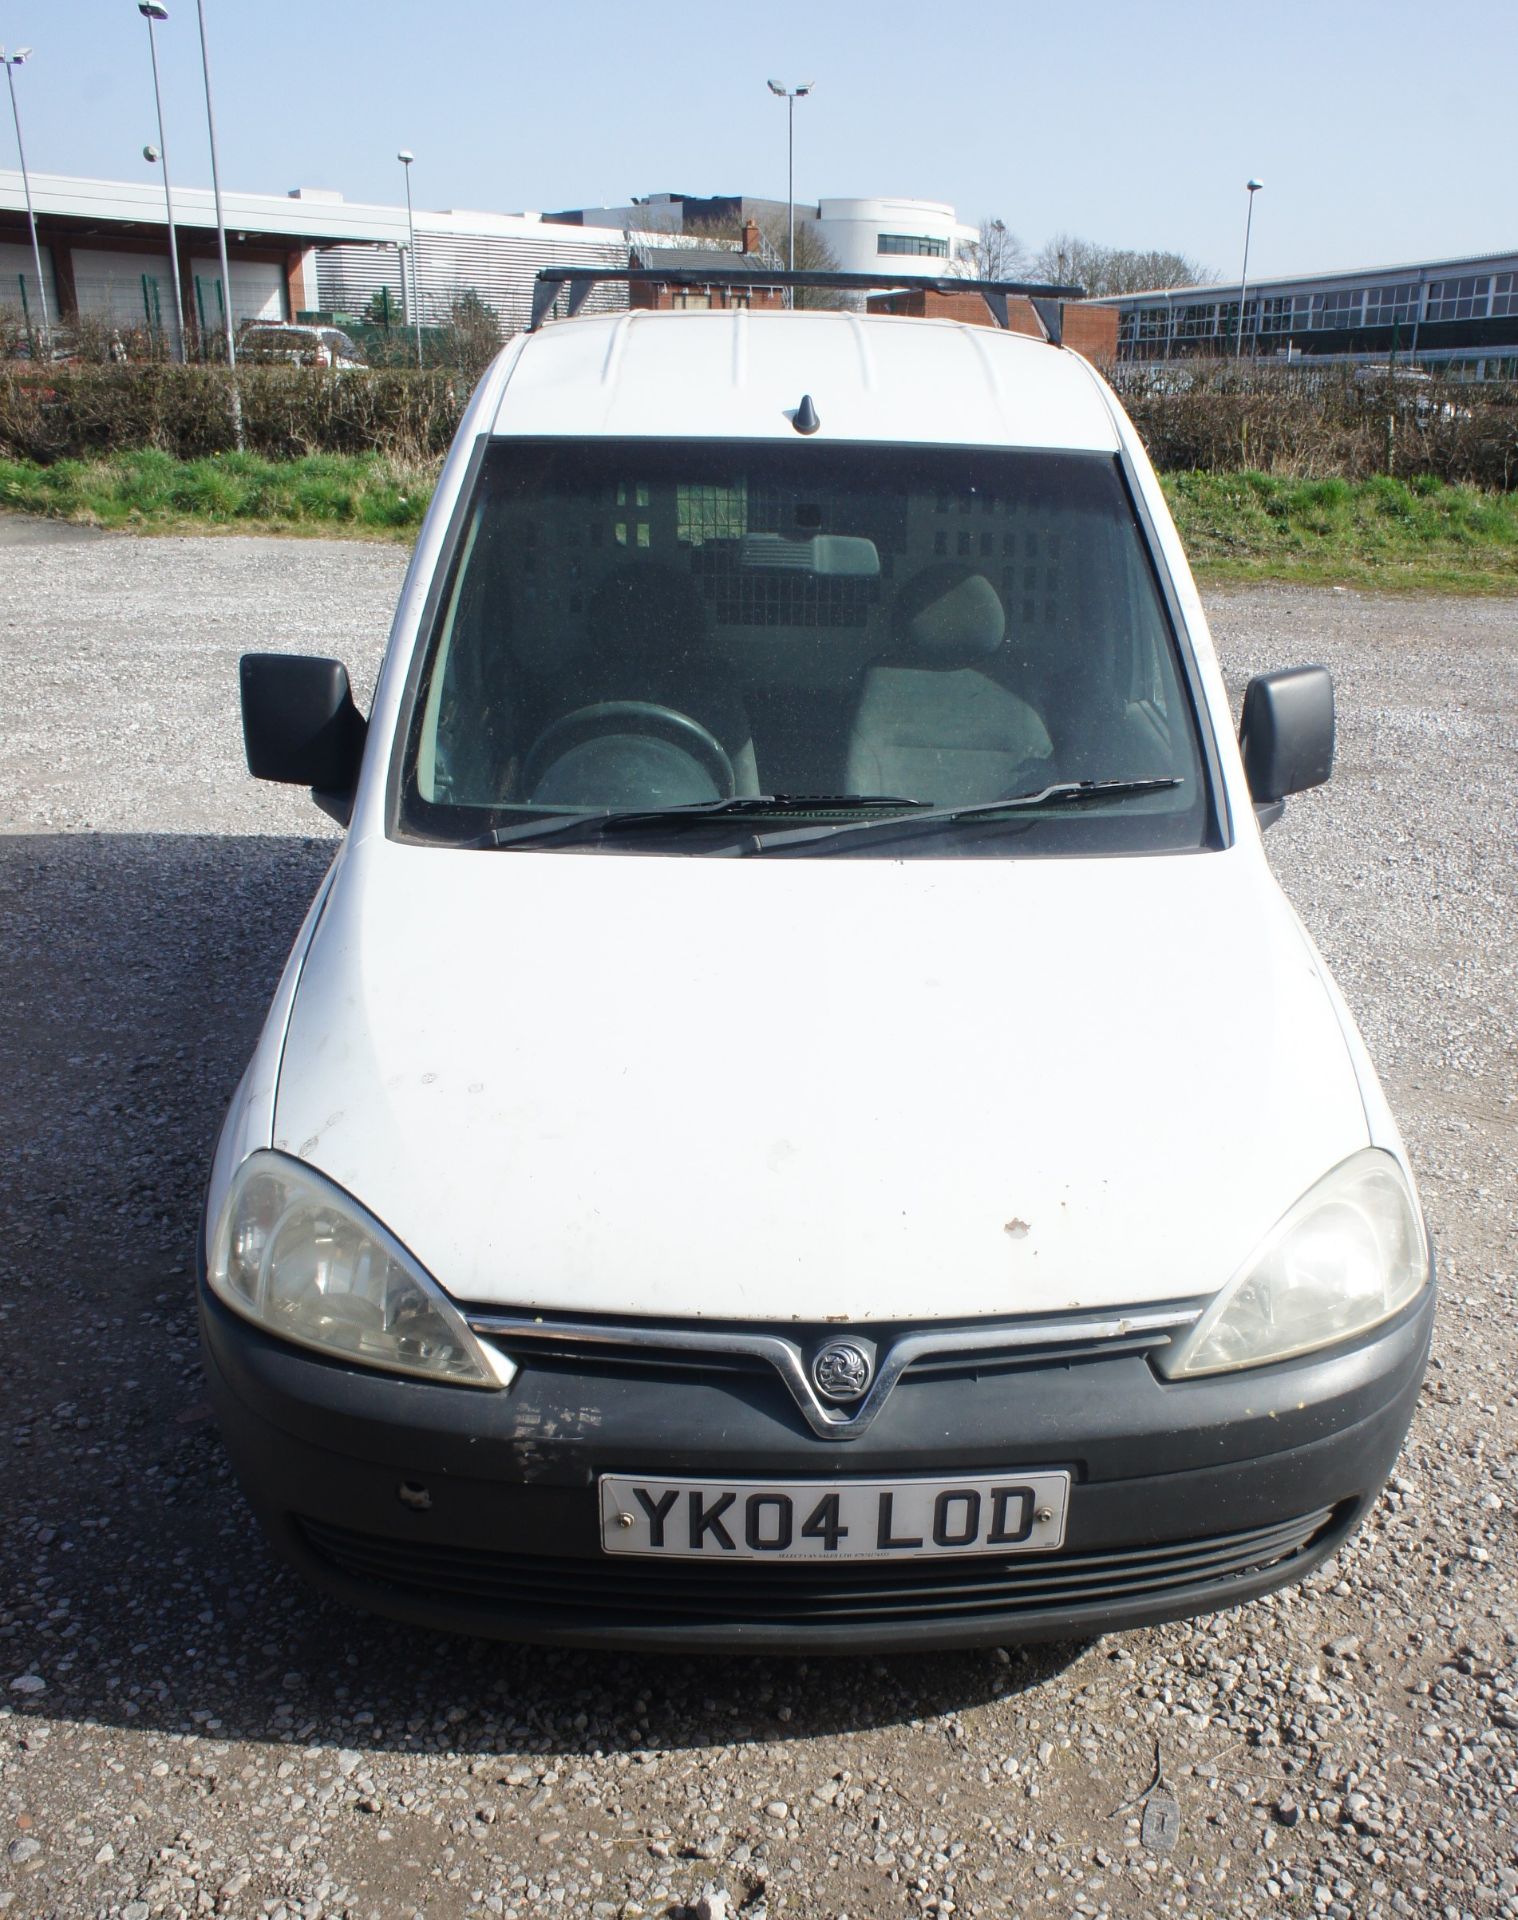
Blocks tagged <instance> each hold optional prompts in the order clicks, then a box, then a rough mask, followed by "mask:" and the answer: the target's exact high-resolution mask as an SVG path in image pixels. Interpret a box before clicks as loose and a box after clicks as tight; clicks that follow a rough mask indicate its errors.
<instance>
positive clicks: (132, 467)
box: [0, 449, 438, 540]
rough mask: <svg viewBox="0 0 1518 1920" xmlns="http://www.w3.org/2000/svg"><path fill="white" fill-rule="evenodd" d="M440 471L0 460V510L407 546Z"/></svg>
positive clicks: (179, 529)
mask: <svg viewBox="0 0 1518 1920" xmlns="http://www.w3.org/2000/svg"><path fill="white" fill-rule="evenodd" d="M437 471H438V470H437V465H436V463H419V464H416V465H411V464H408V463H407V462H405V461H401V460H396V459H394V458H392V457H390V456H389V455H386V454H377V453H371V454H339V453H313V454H307V455H306V456H305V457H304V458H302V459H299V460H267V459H265V458H264V457H263V456H262V455H261V454H254V453H222V454H215V455H212V456H211V457H210V458H208V459H204V460H176V459H174V458H173V456H172V455H171V454H167V453H155V452H153V451H152V450H150V449H144V450H141V451H138V452H133V453H120V454H116V455H113V456H112V457H110V458H109V459H104V460H60V461H58V462H57V463H56V464H55V465H53V466H49V467H41V466H36V465H34V464H33V463H32V462H31V461H27V460H0V506H8V507H14V508H18V509H20V510H21V511H23V512H27V513H44V514H50V515H52V516H54V517H55V518H58V519H63V520H75V521H82V522H84V523H86V524H89V525H92V526H98V527H117V528H121V529H124V530H126V531H129V532H137V533H204V532H208V531H215V530H218V529H220V530H225V531H235V532H239V533H296V534H299V533H308V534H327V535H331V534H343V533H351V534H360V535H363V536H365V537H367V538H369V539H373V538H375V537H386V536H388V537H390V538H399V539H408V540H409V539H411V538H412V537H413V536H414V535H415V533H416V530H417V528H418V527H419V526H420V525H421V524H422V515H423V514H424V513H425V512H426V511H427V502H428V501H429V500H430V499H431V498H432V488H433V484H434V482H435V481H436V479H437Z"/></svg>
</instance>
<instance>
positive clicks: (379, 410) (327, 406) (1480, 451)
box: [0, 361, 1518, 491]
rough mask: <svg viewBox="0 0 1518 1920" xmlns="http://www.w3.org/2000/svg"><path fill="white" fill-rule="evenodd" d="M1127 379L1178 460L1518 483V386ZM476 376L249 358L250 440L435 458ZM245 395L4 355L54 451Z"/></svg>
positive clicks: (161, 439) (166, 439)
mask: <svg viewBox="0 0 1518 1920" xmlns="http://www.w3.org/2000/svg"><path fill="white" fill-rule="evenodd" d="M1113 377H1114V381H1115V384H1116V386H1117V389H1118V392H1119V393H1120V395H1121V396H1122V399H1123V401H1124V404H1125V405H1126V406H1127V408H1128V411H1129V413H1130V414H1131V416H1132V418H1133V420H1134V423H1135V425H1136V426H1137V428H1138V431H1139V433H1140V435H1141V436H1142V438H1143V440H1144V443H1145V445H1146V446H1147V447H1148V449H1149V453H1150V456H1151V457H1152V459H1153V460H1154V463H1155V465H1156V466H1157V467H1159V468H1160V469H1161V470H1162V471H1167V472H1179V471H1187V472H1203V473H1234V472H1240V471H1255V472H1263V473H1271V474H1280V475H1285V476H1294V477H1298V478H1306V479H1326V478H1330V477H1339V478H1343V479H1349V480H1361V479H1368V478H1369V477H1371V476H1372V475H1374V474H1390V475H1392V476H1394V477H1396V478H1399V479H1414V478H1416V477H1417V476H1419V475H1423V474H1427V475H1432V476H1434V477H1436V478H1438V479H1440V480H1445V481H1448V482H1451V483H1457V482H1466V483H1469V484H1472V485H1475V486H1479V487H1485V488H1488V489H1497V490H1503V491H1508V490H1511V489H1513V488H1515V487H1518V386H1511V385H1508V386H1498V385H1483V386H1475V385H1461V384H1455V383H1452V382H1440V381H1433V380H1422V379H1419V378H1416V377H1409V376H1408V375H1406V374H1405V373H1399V374H1397V375H1393V376H1388V375H1386V374H1385V372H1384V371H1382V370H1379V369H1361V370H1359V371H1356V370H1355V369H1352V368H1330V369H1320V368H1313V367H1302V366H1297V367H1292V368H1273V367H1260V366H1254V365H1251V364H1250V363H1249V362H1247V361H1246V362H1243V363H1241V364H1237V365H1235V364H1233V363H1230V362H1226V361H1225V362H1211V363H1198V362H1189V363H1187V362H1177V363H1175V364H1174V365H1173V366H1166V367H1157V368H1156V367H1149V368H1128V367H1119V368H1118V369H1116V371H1115V373H1114V376H1113ZM472 384H473V382H472V380H471V379H470V377H469V376H468V375H467V374H462V373H448V372H435V371H431V370H428V371H425V372H424V371H420V370H418V369H415V368H412V369H404V368H395V367H385V368H375V369H372V370H371V371H369V372H366V373H339V372H335V371H332V370H329V369H323V368H301V367H248V368H240V369H239V370H238V372H237V375H236V392H237V396H238V398H239V400H240V403H241V408H242V427H243V442H244V446H245V447H246V449H247V451H248V452H250V453H258V454H264V455H266V456H268V457H270V458H273V459H287V458H290V457H292V456H296V455H302V454H310V453H371V452H383V453H389V454H393V455H395V456H397V457H398V458H400V459H402V460H410V461H416V460H426V459H431V458H435V457H436V456H437V455H439V454H442V453H444V452H446V451H447V448H448V445H449V442H450V441H451V440H452V438H453V435H454V432H455V430H456V428H457V426H458V423H459V418H460V416H461V414H462V412H463V409H464V406H465V404H466V402H467V401H468V398H469V393H470V390H471V387H472ZM232 397H233V396H232V387H231V383H230V376H229V375H228V374H227V371H226V369H225V368H217V367H204V366H189V367H180V366H169V365H162V364H159V365H147V366H143V365H117V366H106V367H100V366H70V367H56V368H42V367H35V366H32V365H30V364H28V363H25V362H15V363H11V364H10V365H3V364H0V453H6V454H9V455H11V456H12V457H14V458H19V459H26V460H34V461H39V462H42V463H44V464H46V463H49V462H51V461H55V460H61V459H67V458H80V457H84V458H87V457H89V456H91V455H99V454H103V453H118V452H125V451H128V450H131V449H136V448H143V447H151V448H157V449H158V450H159V451H161V452H164V453H168V454H172V455H174V456H176V457H178V458H180V459H195V458H198V457H201V456H203V455H206V454H212V453H224V452H227V451H229V450H231V449H232V448H233V447H235V445H236V430H235V426H234V421H233V410H232Z"/></svg>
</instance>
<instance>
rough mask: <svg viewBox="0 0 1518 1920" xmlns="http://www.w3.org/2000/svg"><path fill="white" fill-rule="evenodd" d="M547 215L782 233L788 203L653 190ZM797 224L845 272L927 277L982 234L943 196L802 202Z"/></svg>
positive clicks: (592, 222) (593, 222) (613, 223)
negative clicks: (754, 225) (617, 202)
mask: <svg viewBox="0 0 1518 1920" xmlns="http://www.w3.org/2000/svg"><path fill="white" fill-rule="evenodd" d="M550 217H551V218H552V219H554V220H555V221H559V222H572V223H573V224H575V225H577V226H585V227H601V228H617V229H621V230H623V231H626V230H627V229H628V228H630V227H641V228H644V229H646V230H656V231H662V232H665V233H688V232H692V231H695V232H698V233H699V232H709V231H710V230H711V229H712V228H713V227H729V228H732V229H734V230H736V229H737V228H739V227H740V226H741V225H742V223H743V222H744V221H745V220H756V221H758V223H759V225H760V226H761V227H763V228H765V229H766V230H767V231H768V232H769V233H771V234H776V235H778V234H781V233H783V232H784V231H785V224H786V203H785V201H784V200H757V199H754V198H752V197H751V196H750V195H747V194H715V195H710V196H706V197H702V196H698V195H695V194H688V193H653V194H650V195H649V196H648V197H647V198H646V199H643V200H634V201H632V202H630V203H629V204H628V205H627V206H623V207H572V208H570V209H568V210H567V211H566V212H563V213H556V214H553V215H552V216H550ZM796 223H797V227H798V229H799V228H801V227H802V226H809V227H812V228H814V229H815V230H816V232H817V234H818V236H819V237H820V238H821V239H822V240H824V241H825V242H826V243H827V246H828V248H829V249H830V251H831V252H832V253H833V255H834V257H835V258H836V259H837V262H838V269H839V271H840V272H843V273H876V272H879V273H890V274H902V273H920V274H921V275H922V276H923V278H924V279H927V280H933V279H938V278H941V277H942V276H943V275H944V274H947V273H953V272H956V271H963V267H962V264H960V263H962V262H963V261H965V260H966V259H967V258H968V257H969V256H970V254H971V252H972V250H973V248H974V245H975V242H976V241H977V240H978V238H979V229H978V228H976V227H971V226H967V225H966V224H965V223H964V221H962V220H958V219H956V218H955V215H954V209H953V207H951V206H948V205H946V204H945V203H944V202H943V201H941V200H901V199H892V198H888V197H881V198H875V199H862V200H819V201H816V202H812V201H801V200H798V201H797V202H796Z"/></svg>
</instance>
